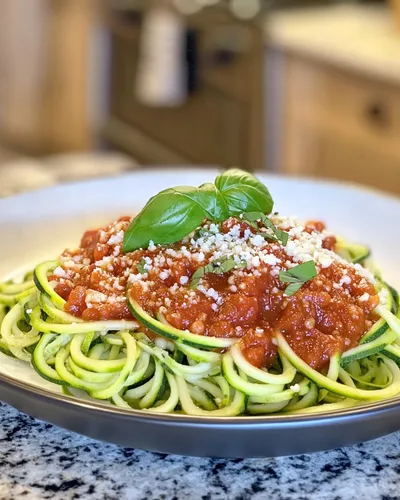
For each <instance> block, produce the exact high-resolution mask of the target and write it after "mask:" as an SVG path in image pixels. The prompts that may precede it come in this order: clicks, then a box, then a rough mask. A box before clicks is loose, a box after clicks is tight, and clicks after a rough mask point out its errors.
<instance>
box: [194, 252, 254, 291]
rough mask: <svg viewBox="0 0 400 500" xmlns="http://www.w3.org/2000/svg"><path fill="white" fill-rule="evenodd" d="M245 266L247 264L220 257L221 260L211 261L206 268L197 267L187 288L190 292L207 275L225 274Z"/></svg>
mask: <svg viewBox="0 0 400 500" xmlns="http://www.w3.org/2000/svg"><path fill="white" fill-rule="evenodd" d="M246 266H247V262H243V261H241V262H236V261H235V260H234V259H233V258H232V257H222V258H221V259H216V260H213V261H212V262H209V263H208V264H207V265H206V266H203V267H199V269H197V271H196V272H194V273H193V276H192V279H191V281H190V285H189V288H190V289H191V290H194V289H196V288H197V286H198V284H199V282H200V280H201V278H202V277H203V276H204V275H205V274H207V273H213V274H225V273H228V272H229V271H232V269H240V268H242V267H246Z"/></svg>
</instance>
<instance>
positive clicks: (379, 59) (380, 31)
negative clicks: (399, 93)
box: [265, 2, 400, 85]
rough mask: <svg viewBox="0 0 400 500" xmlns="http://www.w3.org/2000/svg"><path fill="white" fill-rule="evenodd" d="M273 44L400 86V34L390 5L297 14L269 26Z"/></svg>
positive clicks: (276, 17)
mask: <svg viewBox="0 0 400 500" xmlns="http://www.w3.org/2000/svg"><path fill="white" fill-rule="evenodd" d="M265 33H266V40H267V43H268V44H269V45H270V46H272V47H275V48H278V49H282V50H285V51H289V52H291V53H294V54H299V55H303V56H308V57H312V58H314V59H316V60H321V61H323V62H328V63H331V64H334V65H337V66H339V67H341V68H347V69H350V70H354V71H356V72H358V73H360V74H365V75H366V76H370V77H373V78H375V79H381V80H385V81H388V82H391V83H393V84H396V85H398V84H400V58H399V53H400V30H399V28H398V27H396V24H395V20H394V16H393V15H392V13H391V12H390V10H389V8H387V7H386V6H385V5H384V4H382V5H368V4H367V5H365V4H350V5H348V4H342V3H339V2H338V4H337V5H331V6H329V7H326V6H325V7H315V8H308V9H293V10H292V9H291V10H288V11H282V12H278V13H275V14H272V15H270V16H268V17H267V19H266V22H265Z"/></svg>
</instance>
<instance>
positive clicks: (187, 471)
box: [0, 403, 400, 500]
mask: <svg viewBox="0 0 400 500" xmlns="http://www.w3.org/2000/svg"><path fill="white" fill-rule="evenodd" d="M0 449H1V455H0V499H1V500H10V499H12V500H22V499H25V500H44V499H47V498H49V499H50V498H51V499H53V500H67V499H68V500H73V499H78V498H79V499H81V500H85V499H93V500H103V499H104V500H114V499H115V500H180V499H190V500H247V499H249V500H250V499H251V500H265V499H270V498H273V499H274V500H284V499H285V500H286V499H287V500H289V499H290V500H310V499H318V500H328V499H329V500H348V499H356V498H357V499H358V498H368V499H373V500H395V499H399V498H400V495H399V488H398V483H399V481H400V433H396V434H393V435H391V436H388V437H385V438H381V439H378V440H376V441H372V442H368V443H364V444H360V445H357V446H353V447H349V448H343V449H338V450H334V451H330V452H325V453H316V454H313V455H300V456H296V457H282V458H263V459H260V458H257V459H244V460H241V459H234V460H223V459H207V458H184V457H179V456H175V455H162V454H158V453H149V452H145V451H139V450H132V449H128V448H122V447H119V446H114V445H110V444H105V443H100V442H96V441H93V440H91V439H89V438H86V437H82V436H79V435H78V434H74V433H72V432H68V431H64V430H61V429H58V428H56V427H54V426H52V425H50V424H45V423H42V422H39V421H37V420H35V419H33V418H31V417H29V416H26V415H23V414H21V413H18V412H17V411H16V410H14V409H13V408H11V407H9V406H8V405H5V404H1V403H0Z"/></svg>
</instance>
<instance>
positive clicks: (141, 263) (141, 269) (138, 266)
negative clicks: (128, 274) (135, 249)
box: [136, 257, 146, 274]
mask: <svg viewBox="0 0 400 500" xmlns="http://www.w3.org/2000/svg"><path fill="white" fill-rule="evenodd" d="M145 264H146V261H145V260H144V258H143V257H142V258H141V259H140V260H139V262H138V263H137V264H136V269H137V270H138V271H139V273H140V274H144V273H145V272H146V269H145V268H144V266H145Z"/></svg>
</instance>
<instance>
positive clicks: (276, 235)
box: [243, 212, 289, 247]
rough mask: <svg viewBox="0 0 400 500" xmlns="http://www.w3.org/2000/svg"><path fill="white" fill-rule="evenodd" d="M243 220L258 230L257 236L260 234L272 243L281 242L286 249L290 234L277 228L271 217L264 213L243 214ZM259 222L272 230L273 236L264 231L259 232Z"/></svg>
mask: <svg viewBox="0 0 400 500" xmlns="http://www.w3.org/2000/svg"><path fill="white" fill-rule="evenodd" d="M243 220H245V221H246V222H248V223H249V224H250V225H251V226H252V227H253V228H254V229H256V230H257V234H260V235H261V236H263V237H264V238H265V239H268V240H271V241H280V242H281V243H282V245H283V246H284V247H285V246H286V245H287V242H288V240H289V234H288V233H287V232H286V231H282V229H279V228H278V227H276V226H275V224H273V222H272V221H271V219H269V217H268V216H267V215H264V214H263V213H262V212H245V213H244V214H243ZM258 220H260V221H261V223H262V224H264V226H265V227H267V228H268V229H271V231H272V232H273V235H271V234H269V233H265V232H263V231H259V230H258V225H257V224H256V221H258Z"/></svg>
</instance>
